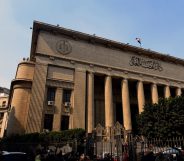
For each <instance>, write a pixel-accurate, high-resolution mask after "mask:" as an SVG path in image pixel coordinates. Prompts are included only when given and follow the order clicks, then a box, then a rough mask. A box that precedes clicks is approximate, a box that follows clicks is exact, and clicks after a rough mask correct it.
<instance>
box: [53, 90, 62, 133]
mask: <svg viewBox="0 0 184 161" xmlns="http://www.w3.org/2000/svg"><path fill="white" fill-rule="evenodd" d="M62 98H63V89H62V88H57V89H56V99H55V106H56V107H55V114H54V119H53V131H60V130H61V113H62V111H61V110H62Z"/></svg>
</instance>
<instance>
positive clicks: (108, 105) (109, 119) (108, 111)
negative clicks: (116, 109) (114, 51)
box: [87, 72, 182, 133]
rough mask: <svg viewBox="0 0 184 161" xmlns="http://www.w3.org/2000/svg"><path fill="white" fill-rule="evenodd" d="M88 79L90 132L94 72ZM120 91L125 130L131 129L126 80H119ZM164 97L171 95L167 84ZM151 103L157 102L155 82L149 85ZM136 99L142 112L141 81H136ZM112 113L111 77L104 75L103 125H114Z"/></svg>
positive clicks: (89, 131) (92, 122) (142, 91)
mask: <svg viewBox="0 0 184 161" xmlns="http://www.w3.org/2000/svg"><path fill="white" fill-rule="evenodd" d="M87 78H88V79H87V80H88V87H87V88H88V90H87V91H88V95H87V100H88V101H87V108H88V109H87V131H88V133H91V132H92V130H93V128H94V74H93V73H92V72H90V73H88V75H87ZM121 91H122V108H123V110H122V111H123V122H124V127H125V129H126V130H132V122H131V110H130V98H129V88H128V80H127V79H123V80H122V82H121ZM181 93H182V92H181V88H177V90H176V95H178V96H179V95H181ZM164 94H165V98H168V97H170V96H171V93H170V87H169V86H168V85H166V86H165V88H164ZM151 97H152V103H158V90H157V84H155V83H153V84H152V85H151ZM137 99H138V108H139V113H141V112H143V107H144V105H145V95H144V86H143V82H142V81H138V83H137ZM113 116H114V114H113V92H112V77H111V76H106V77H105V126H106V127H112V126H113V125H114V117H113Z"/></svg>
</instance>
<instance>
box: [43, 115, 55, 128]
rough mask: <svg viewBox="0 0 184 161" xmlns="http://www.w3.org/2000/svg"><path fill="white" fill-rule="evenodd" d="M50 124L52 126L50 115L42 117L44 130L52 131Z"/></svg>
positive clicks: (51, 116)
mask: <svg viewBox="0 0 184 161" xmlns="http://www.w3.org/2000/svg"><path fill="white" fill-rule="evenodd" d="M52 124H53V115H52V114H45V117H44V127H43V128H44V129H48V130H49V131H52Z"/></svg>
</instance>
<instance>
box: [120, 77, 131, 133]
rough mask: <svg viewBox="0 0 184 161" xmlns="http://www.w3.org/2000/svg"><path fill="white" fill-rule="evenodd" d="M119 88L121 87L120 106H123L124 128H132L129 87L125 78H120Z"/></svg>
mask: <svg viewBox="0 0 184 161" xmlns="http://www.w3.org/2000/svg"><path fill="white" fill-rule="evenodd" d="M121 88H122V107H123V122H124V127H125V130H132V120H131V111H130V98H129V89H128V80H127V79H124V80H122V83H121Z"/></svg>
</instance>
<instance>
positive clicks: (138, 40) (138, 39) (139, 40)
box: [135, 37, 141, 45]
mask: <svg viewBox="0 0 184 161" xmlns="http://www.w3.org/2000/svg"><path fill="white" fill-rule="evenodd" d="M135 40H137V42H138V43H139V44H140V45H141V39H140V38H138V37H136V38H135Z"/></svg>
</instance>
